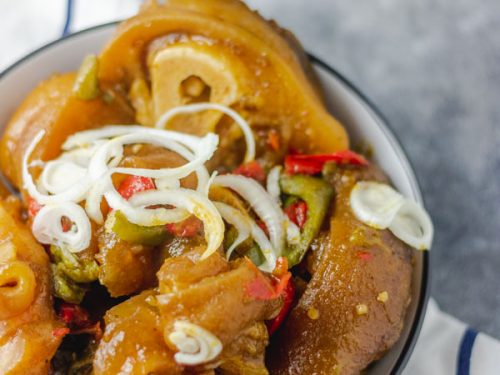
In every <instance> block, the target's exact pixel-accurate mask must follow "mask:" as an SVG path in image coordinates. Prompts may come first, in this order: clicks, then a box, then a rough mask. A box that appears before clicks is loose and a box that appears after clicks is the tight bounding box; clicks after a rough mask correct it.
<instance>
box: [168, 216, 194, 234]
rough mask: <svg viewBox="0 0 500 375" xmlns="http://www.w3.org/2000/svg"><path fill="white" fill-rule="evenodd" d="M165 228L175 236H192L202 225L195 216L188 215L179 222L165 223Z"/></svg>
mask: <svg viewBox="0 0 500 375" xmlns="http://www.w3.org/2000/svg"><path fill="white" fill-rule="evenodd" d="M166 227H167V230H168V231H169V232H170V233H171V234H172V235H174V236H175V237H193V236H194V235H196V234H198V233H199V232H200V230H201V228H202V227H203V223H202V222H201V220H200V219H198V218H197V217H195V216H190V217H188V218H187V219H186V220H183V221H181V222H180V223H171V224H166Z"/></svg>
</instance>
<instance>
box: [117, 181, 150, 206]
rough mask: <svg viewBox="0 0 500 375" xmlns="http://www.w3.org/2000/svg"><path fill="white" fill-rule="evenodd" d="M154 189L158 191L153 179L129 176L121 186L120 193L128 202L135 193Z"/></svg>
mask: <svg viewBox="0 0 500 375" xmlns="http://www.w3.org/2000/svg"><path fill="white" fill-rule="evenodd" d="M153 189H156V186H155V183H154V181H153V179H151V178H149V177H142V176H127V177H126V178H125V180H123V182H122V183H121V184H120V187H119V188H118V193H120V195H121V196H122V197H123V198H125V199H127V200H128V199H130V197H131V196H132V195H134V194H135V193H139V192H141V191H146V190H153Z"/></svg>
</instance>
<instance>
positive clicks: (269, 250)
mask: <svg viewBox="0 0 500 375" xmlns="http://www.w3.org/2000/svg"><path fill="white" fill-rule="evenodd" d="M250 224H251V225H252V232H251V235H252V238H253V239H254V240H255V242H256V243H257V245H259V249H260V251H261V253H262V255H264V258H265V259H266V261H265V262H264V263H262V264H261V265H260V266H259V269H260V270H261V271H264V272H273V270H274V269H275V268H276V260H277V257H278V255H279V254H277V252H276V251H275V250H274V248H273V246H272V245H271V242H269V239H268V238H267V236H266V234H265V233H264V231H263V230H262V228H261V227H259V226H258V225H257V223H256V222H255V221H253V220H251V221H250Z"/></svg>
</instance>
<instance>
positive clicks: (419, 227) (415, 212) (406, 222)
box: [389, 199, 434, 250]
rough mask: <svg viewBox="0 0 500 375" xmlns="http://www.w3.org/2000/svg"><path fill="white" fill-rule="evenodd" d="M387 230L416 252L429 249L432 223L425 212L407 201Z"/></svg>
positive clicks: (432, 229)
mask: <svg viewBox="0 0 500 375" xmlns="http://www.w3.org/2000/svg"><path fill="white" fill-rule="evenodd" d="M389 230H390V231H391V232H392V233H393V234H394V235H395V236H396V237H397V238H399V239H400V240H401V241H403V242H404V243H406V244H408V245H410V246H412V247H414V248H415V249H417V250H425V249H429V248H430V246H431V243H432V237H433V235H434V228H433V226H432V221H431V219H430V217H429V215H428V214H427V212H426V211H425V210H424V209H423V208H422V207H421V206H420V205H418V204H416V203H415V202H413V201H411V200H409V199H406V200H405V202H404V203H403V205H402V206H401V208H400V209H399V211H398V213H397V214H396V216H395V217H394V220H393V221H392V223H391V225H390V226H389Z"/></svg>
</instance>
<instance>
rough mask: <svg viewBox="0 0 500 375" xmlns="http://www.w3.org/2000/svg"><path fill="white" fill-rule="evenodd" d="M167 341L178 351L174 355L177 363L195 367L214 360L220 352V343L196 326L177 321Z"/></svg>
mask: <svg viewBox="0 0 500 375" xmlns="http://www.w3.org/2000/svg"><path fill="white" fill-rule="evenodd" d="M168 340H169V341H170V342H171V343H172V344H174V345H175V346H176V347H177V349H178V350H179V351H178V352H177V353H175V354H174V359H175V361H176V362H177V363H179V364H181V365H187V366H196V365H201V364H203V363H207V362H210V361H212V360H214V359H215V358H216V357H217V356H218V355H219V354H220V353H221V352H222V343H221V341H220V340H219V339H218V338H217V337H216V336H215V335H214V334H212V333H211V332H209V331H207V330H206V329H204V328H201V327H200V326H197V325H196V324H193V323H190V322H186V321H181V320H177V321H175V322H174V331H173V332H171V333H170V334H169V335H168Z"/></svg>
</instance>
